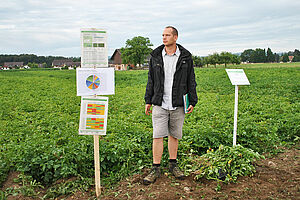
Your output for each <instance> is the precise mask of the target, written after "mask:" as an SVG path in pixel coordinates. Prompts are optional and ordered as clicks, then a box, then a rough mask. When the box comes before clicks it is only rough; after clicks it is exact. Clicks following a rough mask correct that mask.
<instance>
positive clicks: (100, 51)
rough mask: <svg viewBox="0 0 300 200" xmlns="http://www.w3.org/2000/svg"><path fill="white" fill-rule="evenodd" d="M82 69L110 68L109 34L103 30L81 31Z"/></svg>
mask: <svg viewBox="0 0 300 200" xmlns="http://www.w3.org/2000/svg"><path fill="white" fill-rule="evenodd" d="M80 31H81V35H80V37H81V67H82V68H94V67H96V68H98V67H108V56H107V55H108V54H107V32H106V31H105V30H103V29H96V28H85V29H81V30H80Z"/></svg>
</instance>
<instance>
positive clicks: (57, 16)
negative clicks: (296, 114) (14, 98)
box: [0, 0, 300, 57]
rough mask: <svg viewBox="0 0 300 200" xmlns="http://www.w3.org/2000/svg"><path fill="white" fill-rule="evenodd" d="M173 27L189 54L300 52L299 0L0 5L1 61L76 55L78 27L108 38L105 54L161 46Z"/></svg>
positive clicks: (11, 1) (23, 0)
mask: <svg viewBox="0 0 300 200" xmlns="http://www.w3.org/2000/svg"><path fill="white" fill-rule="evenodd" d="M167 25H173V26H175V27H177V29H178V31H179V38H178V41H177V42H178V43H180V44H182V45H183V46H185V47H186V48H187V49H188V50H190V51H191V53H193V54H194V55H199V56H205V55H208V54H212V53H214V52H222V51H229V52H232V53H237V52H242V51H244V50H245V49H249V48H252V49H255V48H268V47H270V48H271V49H272V51H273V52H287V51H293V50H294V49H300V1H298V0H247V1H245V0H226V1H225V0H148V1H144V0H123V1H122V0H110V1H104V0H51V1H50V0H49V1H48V0H1V3H0V54H21V53H32V54H36V55H45V56H48V55H56V56H58V55H61V56H68V57H70V56H76V57H77V56H80V53H81V51H80V28H103V29H106V30H107V32H108V47H109V51H108V55H111V54H112V53H113V51H114V50H115V49H116V48H121V47H124V46H125V42H126V40H127V39H131V38H133V37H135V36H143V37H148V38H149V39H150V41H151V42H152V44H153V45H154V47H156V46H158V45H160V44H162V36H161V34H162V31H163V29H164V27H165V26H167Z"/></svg>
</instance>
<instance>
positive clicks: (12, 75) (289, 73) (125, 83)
mask: <svg viewBox="0 0 300 200" xmlns="http://www.w3.org/2000/svg"><path fill="white" fill-rule="evenodd" d="M229 67H230V68H243V69H244V71H245V73H246V75H247V77H248V79H249V81H250V83H251V85H250V86H241V87H240V90H239V113H238V130H237V132H238V134H237V143H238V144H239V145H238V146H237V147H236V148H232V147H231V146H232V132H233V114H234V112H233V111H234V86H233V85H231V82H230V80H229V78H228V76H227V74H226V72H225V69H224V66H223V67H221V66H218V67H217V68H214V67H212V68H195V73H196V81H197V93H198V97H199V100H198V104H197V105H196V107H195V109H194V112H193V113H192V114H190V115H186V119H185V123H184V128H183V139H182V140H181V141H180V143H179V152H178V159H179V163H180V167H181V168H182V169H184V170H185V173H186V174H187V175H188V174H190V173H193V172H195V171H197V170H199V169H200V168H201V167H202V168H203V169H202V172H201V173H198V174H197V175H196V176H197V177H199V178H201V177H206V178H208V179H218V173H219V172H220V171H219V169H222V170H223V171H225V172H227V175H226V177H224V179H223V180H221V181H225V182H231V181H233V182H234V181H235V180H236V178H237V177H238V176H240V175H250V174H253V173H254V172H255V169H254V168H253V166H252V165H251V162H252V160H257V159H260V158H263V156H261V155H262V154H265V153H270V154H275V153H276V152H278V151H279V150H280V148H279V147H282V146H287V145H288V146H290V145H294V144H296V143H299V137H300V64H299V63H294V64H292V63H290V64H256V65H251V64H248V65H239V66H229ZM147 72H148V71H147V70H135V71H116V72H115V89H116V90H115V95H111V96H108V97H109V106H108V107H109V111H108V123H107V135H106V136H101V138H100V161H101V178H102V179H101V185H102V186H103V187H105V188H110V187H113V185H114V184H116V183H117V182H118V181H120V180H122V179H123V178H125V177H128V176H131V175H132V174H135V173H139V172H141V170H143V169H145V168H150V167H151V163H152V151H151V149H152V121H151V117H149V116H146V115H145V114H144V106H145V103H144V94H145V87H146V83H147ZM80 100H81V99H80V97H78V96H76V72H75V70H14V71H12V70H11V71H0V187H1V185H2V184H3V183H4V182H5V180H6V179H7V177H8V175H9V173H10V172H15V171H17V172H19V173H20V174H21V175H22V176H19V179H20V180H19V181H21V182H22V181H23V182H26V181H27V182H28V183H29V185H30V187H29V186H27V190H26V191H24V190H23V191H21V190H19V191H16V190H5V191H2V192H1V191H0V199H1V196H2V198H3V199H4V198H6V197H7V196H9V195H14V194H19V193H22V194H23V195H25V196H32V197H34V196H35V195H37V193H36V190H35V189H36V188H47V192H46V193H45V195H44V198H45V199H47V198H56V197H58V196H60V195H67V194H69V193H72V192H74V191H75V190H88V189H89V188H92V187H93V184H94V155H93V153H94V150H93V144H94V143H93V137H92V136H81V135H78V125H79V114H80ZM165 142H167V141H165ZM222 152H223V153H222ZM202 155H205V156H204V157H205V158H204V157H200V156H202ZM217 157H219V159H218V160H217V161H216V162H212V161H209V162H206V164H205V165H207V168H205V165H204V167H203V165H200V164H199V162H205V161H199V160H201V159H204V160H206V159H209V158H212V159H213V158H217ZM167 159H168V155H167V145H165V150H164V156H163V159H162V160H163V161H162V165H163V166H167ZM230 160H231V161H230ZM214 167H215V168H214ZM219 174H220V173H219ZM69 178H73V179H72V181H70V182H68V185H67V184H66V183H65V182H63V181H60V180H63V179H69ZM30 188H31V189H30ZM63 189H64V190H63Z"/></svg>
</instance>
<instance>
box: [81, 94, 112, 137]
mask: <svg viewBox="0 0 300 200" xmlns="http://www.w3.org/2000/svg"><path fill="white" fill-rule="evenodd" d="M107 112H108V97H93V96H91V97H82V98H81V109H80V122H79V135H106V125H107Z"/></svg>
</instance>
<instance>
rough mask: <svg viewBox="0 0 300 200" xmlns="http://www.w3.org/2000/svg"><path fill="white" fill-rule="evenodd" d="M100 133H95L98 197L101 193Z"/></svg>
mask: <svg viewBox="0 0 300 200" xmlns="http://www.w3.org/2000/svg"><path fill="white" fill-rule="evenodd" d="M99 158H100V155H99V135H94V160H95V186H96V196H97V198H98V197H100V195H101V182H100V159H99Z"/></svg>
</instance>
